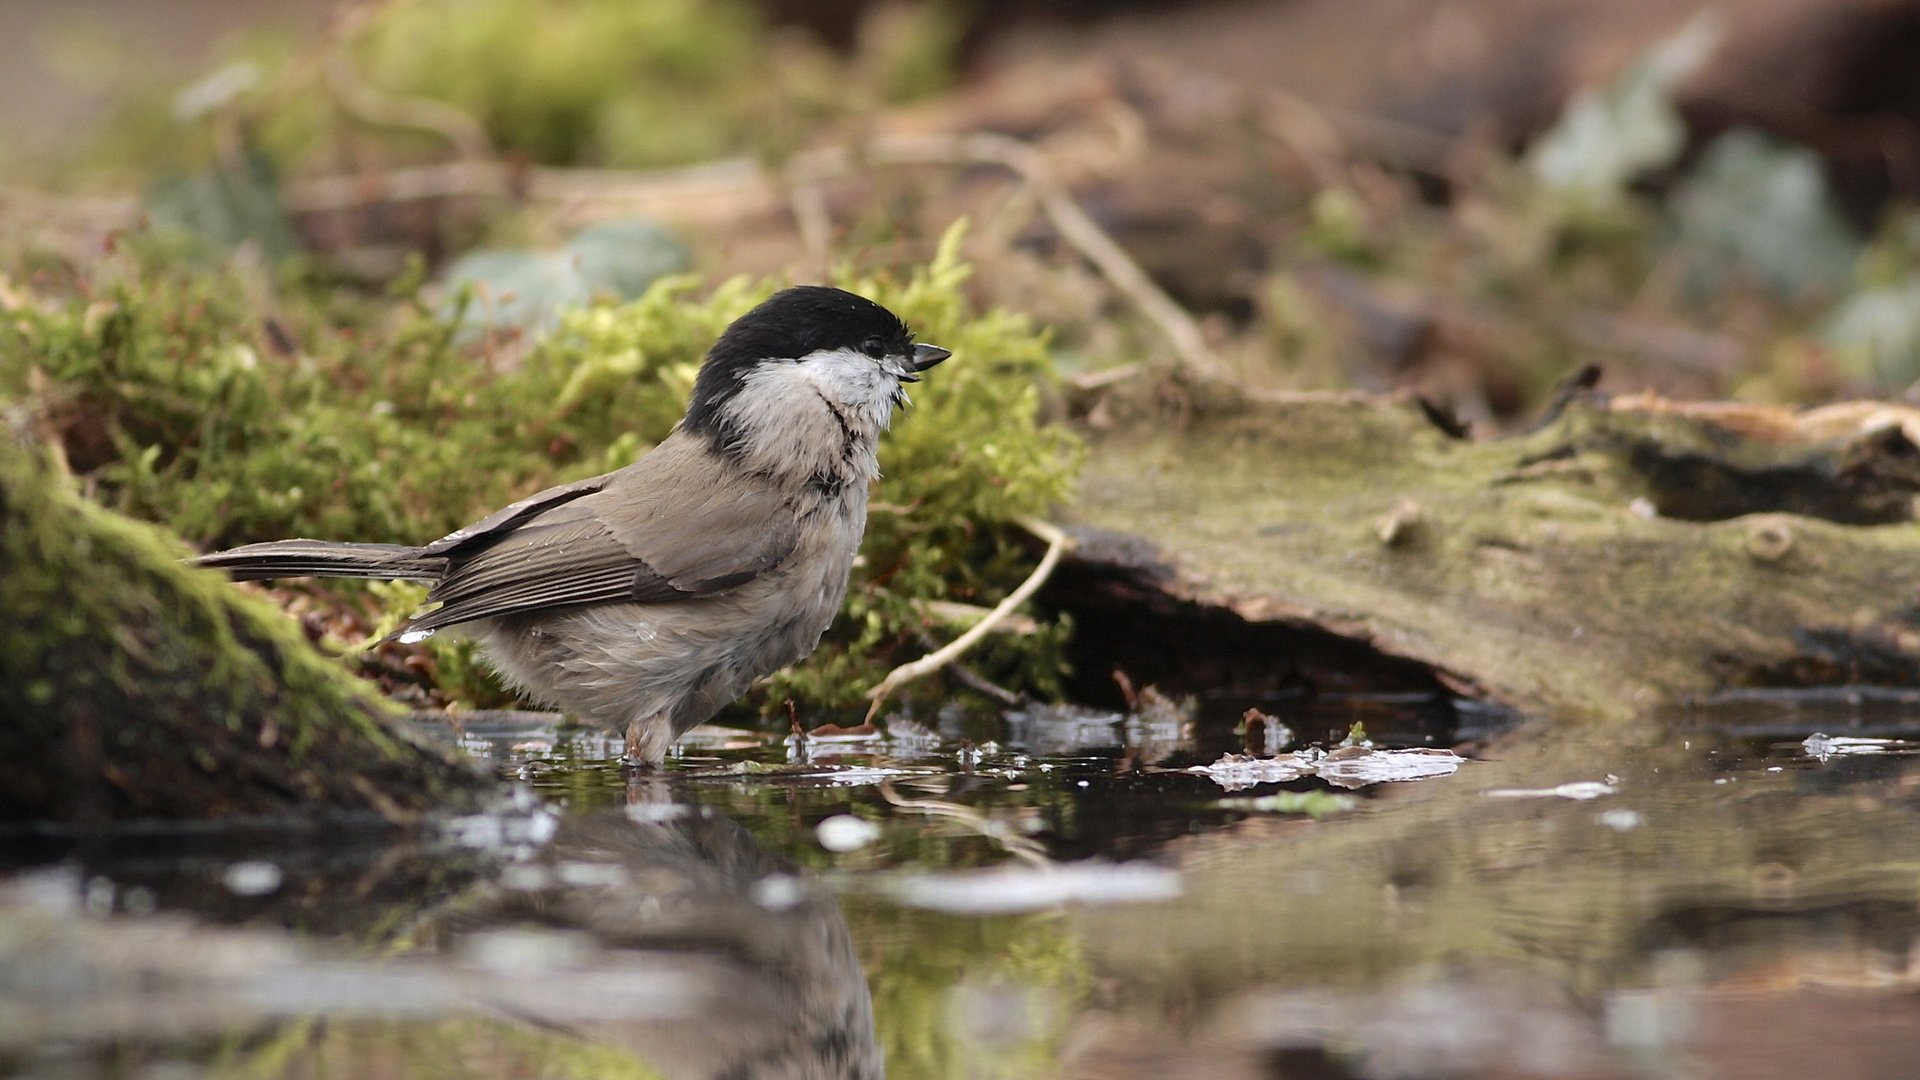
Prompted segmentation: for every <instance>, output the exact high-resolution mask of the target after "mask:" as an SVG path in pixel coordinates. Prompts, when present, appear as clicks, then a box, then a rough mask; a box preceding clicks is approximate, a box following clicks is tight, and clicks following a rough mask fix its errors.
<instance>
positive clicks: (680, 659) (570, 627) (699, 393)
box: [194, 285, 951, 767]
mask: <svg viewBox="0 0 1920 1080" xmlns="http://www.w3.org/2000/svg"><path fill="white" fill-rule="evenodd" d="M949 355H951V354H950V353H949V352H948V351H947V350H946V349H942V348H940V347H939V346H937V345H925V344H915V343H914V340H913V332H912V331H911V330H909V329H908V328H907V324H906V323H904V322H902V321H901V320H900V318H899V317H898V316H896V315H894V314H893V313H892V312H890V311H888V310H887V309H886V308H884V307H882V306H880V305H879V304H876V303H874V302H873V301H871V300H868V299H866V298H865V297H862V296H857V295H855V294H853V293H850V292H846V291H844V290H841V289H834V288H829V287H826V286H821V285H802V286H798V287H795V288H790V289H786V290H783V291H781V292H779V293H776V294H774V295H773V296H772V297H771V298H769V299H768V300H767V301H765V302H764V303H762V304H761V305H760V306H758V307H756V308H754V309H753V310H752V311H749V312H748V313H747V314H745V315H743V316H741V317H740V318H739V319H737V320H736V321H735V322H734V323H733V324H732V325H730V326H728V327H727V329H726V331H725V332H723V333H722V334H721V335H720V339H719V340H718V341H716V342H715V343H714V345H713V348H712V349H710V350H709V351H708V352H707V357H706V360H705V362H704V363H703V364H702V365H701V368H700V373H699V375H698V377H697V378H696V379H695V381H694V387H693V398H692V400H691V401H690V402H689V403H688V405H687V412H686V416H685V417H684V418H682V419H681V421H680V422H679V423H678V424H676V425H675V426H674V428H673V431H672V432H671V433H670V434H668V436H667V437H666V439H665V440H663V441H662V442H661V443H660V444H659V445H658V446H655V447H654V448H653V449H652V450H650V451H648V452H647V453H646V454H645V455H644V456H642V457H641V458H640V460H638V461H636V462H634V463H633V464H632V465H629V466H627V467H626V468H623V469H619V470H616V471H614V472H610V473H607V474H605V475H603V476H596V477H592V478H591V479H587V480H576V481H574V482H573V483H569V484H561V485H559V486H557V487H551V488H548V489H547V490H545V491H542V492H540V493H538V494H536V495H530V496H528V497H527V498H524V499H521V500H520V501H519V502H516V503H513V504H512V505H510V506H507V507H505V508H503V509H500V510H497V511H495V512H494V513H492V514H489V515H487V516H486V517H484V518H481V519H480V520H479V521H477V522H475V523H473V524H472V525H469V526H467V527H466V528H463V529H459V530H457V531H455V532H452V533H449V534H447V535H446V536H443V537H441V538H440V539H438V540H435V541H434V542H432V543H430V544H427V545H426V546H424V547H407V546H405V545H400V544H357V543H341V542H336V541H328V540H277V541H271V542H268V543H263V544H249V545H247V546H245V547H238V548H233V549H232V550H229V551H221V552H216V553H213V554H210V555H203V556H201V557H200V558H198V559H196V560H194V562H195V564H196V565H199V566H204V567H210V568H214V569H218V570H224V571H226V572H227V573H229V574H230V575H232V576H233V577H234V578H235V579H237V580H242V581H255V580H261V579H266V578H280V577H358V578H379V579H405V580H412V581H429V582H432V583H433V588H432V590H431V591H430V592H428V594H427V603H428V607H426V608H423V609H422V611H421V612H420V613H419V614H416V615H415V616H414V617H413V618H412V619H411V620H409V621H408V623H407V624H406V625H405V626H404V627H402V628H401V630H400V632H399V634H398V636H399V637H400V639H401V640H402V641H417V640H420V639H422V638H424V637H427V636H429V635H431V634H433V633H434V632H435V631H438V630H440V629H442V628H444V627H450V626H456V625H457V626H460V627H462V628H463V629H464V630H466V631H467V632H468V633H470V634H472V635H473V636H474V638H475V639H477V640H478V641H479V643H480V645H481V648H482V650H483V652H484V653H485V654H486V656H487V659H488V661H489V663H491V664H492V666H493V667H494V668H495V670H497V671H498V672H499V673H500V674H501V675H502V676H503V677H504V678H505V679H506V681H507V682H508V683H510V684H511V685H512V686H513V687H514V688H515V689H516V690H518V691H519V692H520V693H521V694H522V695H523V696H525V697H527V698H530V699H532V700H534V701H536V702H539V703H541V704H544V705H548V706H552V707H557V708H559V709H561V710H563V711H565V712H567V713H569V714H570V715H572V716H573V717H575V718H576V719H579V720H584V721H588V722H591V723H595V724H598V725H601V726H603V727H605V728H608V729H609V730H613V731H619V732H622V733H624V735H625V737H626V759H627V761H628V762H629V763H631V764H634V765H641V766H648V767H658V766H659V765H660V764H662V762H663V761H664V760H665V758H666V753H667V748H668V747H669V746H671V745H672V744H673V741H674V740H675V739H677V738H679V737H680V736H681V735H682V734H684V733H685V732H686V731H687V730H688V729H689V728H691V727H693V726H694V725H696V724H699V723H702V722H704V721H706V720H707V719H709V718H710V717H712V716H713V714H714V713H716V712H718V711H719V710H720V709H721V708H722V707H724V706H725V705H726V704H727V703H729V702H731V701H733V700H734V699H735V698H737V697H739V696H740V695H741V694H742V693H744V692H745V691H746V689H747V687H748V686H749V685H751V684H752V683H753V681H754V680H755V679H758V678H760V677H761V676H764V675H769V674H771V673H773V672H775V671H778V670H779V669H780V668H783V667H785V666H787V665H788V664H791V663H794V662H795V661H797V660H800V659H802V658H804V657H806V656H807V655H808V654H810V653H812V652H813V650H814V648H815V646H817V645H818V644H819V643H820V636H821V635H822V634H824V633H825V632H826V629H827V626H828V625H829V624H830V623H831V622H832V621H833V616H834V614H835V613H836V612H837V611H839V609H840V602H841V601H842V600H843V599H844V598H845V597H846V593H847V579H848V575H849V574H850V573H851V572H852V569H853V560H854V555H855V553H856V551H857V550H858V549H859V546H860V538H861V535H862V534H863V533H864V532H865V531H866V523H867V488H868V485H869V483H870V482H871V481H872V480H873V479H874V478H875V477H877V476H878V475H880V466H879V461H878V458H877V456H876V452H877V445H878V442H879V439H880V434H881V432H883V431H885V430H886V428H887V424H888V422H889V421H890V420H891V419H892V417H893V410H894V407H895V406H896V405H901V404H905V403H906V402H907V397H906V392H905V390H904V389H903V388H902V384H903V383H910V382H917V381H919V378H920V373H921V372H924V371H926V370H927V369H928V368H931V367H933V366H934V365H935V364H938V363H940V362H941V361H943V360H945V359H946V358H947V357H948V356H949ZM435 604H437V605H438V606H437V607H436V606H433V605H435Z"/></svg>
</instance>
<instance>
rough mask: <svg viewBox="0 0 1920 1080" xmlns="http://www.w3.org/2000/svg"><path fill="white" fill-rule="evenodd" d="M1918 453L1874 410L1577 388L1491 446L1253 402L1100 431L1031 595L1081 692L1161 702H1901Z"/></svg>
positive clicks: (1901, 415) (1417, 415) (1372, 407)
mask: <svg viewBox="0 0 1920 1080" xmlns="http://www.w3.org/2000/svg"><path fill="white" fill-rule="evenodd" d="M1916 433H1920V423H1916V422H1915V414H1914V413H1913V411H1912V410H1903V409H1899V408H1895V407H1891V406H1878V405H1848V406H1831V407H1828V408H1827V409H1824V410H1816V411H1814V412H1810V413H1790V412H1787V411H1784V410H1778V409H1761V408H1750V407H1744V406H1725V405H1722V406H1681V405H1677V404H1674V403H1670V402H1665V401H1661V400H1658V399H1653V398H1646V397H1640V398H1632V399H1609V398H1607V397H1605V396H1603V395H1599V394H1596V393H1593V392H1591V391H1586V390H1577V391H1573V392H1571V393H1570V394H1569V395H1568V396H1567V399H1566V400H1565V401H1564V403H1563V405H1562V406H1561V407H1559V408H1557V409H1556V410H1555V412H1554V414H1553V415H1552V416H1551V417H1550V418H1549V419H1548V420H1547V421H1545V422H1543V423H1542V424H1540V425H1538V426H1537V427H1536V428H1535V429H1534V430H1531V431H1529V432H1527V433H1524V434H1521V435H1517V436H1513V437H1508V438H1500V439H1490V440H1473V439H1464V438H1460V437H1458V436H1457V434H1456V433H1452V432H1450V431H1449V430H1447V426H1446V425H1444V424H1440V423H1436V422H1435V420H1434V419H1433V418H1432V416H1431V415H1430V410H1426V409H1423V408H1422V407H1421V406H1420V405H1419V404H1418V402H1416V401H1414V400H1410V399H1399V400H1385V399H1380V398H1371V397H1364V396H1357V395H1347V396H1338V395H1318V396H1294V397H1286V398H1277V399H1272V400H1267V401H1264V402H1257V403H1246V404H1243V405H1239V406H1235V407H1231V408H1229V409H1227V410H1226V411H1225V412H1223V413H1214V414H1210V415H1207V416H1204V417H1202V418H1200V419H1197V420H1195V421H1193V422H1191V423H1189V424H1188V425H1186V426H1185V427H1184V428H1182V429H1180V430H1169V429H1167V428H1166V427H1165V426H1160V427H1157V428H1156V427H1151V426H1149V425H1139V426H1133V427H1126V428H1120V429H1116V430H1114V431H1111V432H1108V433H1105V434H1102V435H1099V436H1097V437H1096V441H1095V443H1094V446H1093V450H1092V453H1091V455H1090V459H1089V463H1088V466H1087V470H1086V473H1085V477H1084V480H1083V484H1082V494H1081V498H1080V500H1079V502H1078V504H1077V505H1076V506H1075V507H1074V508H1073V510H1072V513H1071V521H1072V522H1073V523H1074V524H1076V525H1077V526H1079V527H1080V529H1081V533H1080V540H1081V543H1080V546H1079V548H1078V550H1077V551H1076V553H1075V554H1074V556H1073V557H1072V559H1071V560H1070V563H1069V565H1067V566H1063V567H1062V568H1061V572H1060V573H1059V574H1057V575H1056V581H1055V583H1054V586H1053V587H1052V588H1051V589H1050V590H1049V592H1048V593H1047V595H1046V596H1045V597H1044V599H1046V600H1047V601H1048V602H1050V603H1051V604H1053V605H1054V606H1056V607H1059V608H1062V609H1064V610H1067V611H1069V612H1071V613H1073V614H1074V615H1076V617H1077V623H1078V625H1079V627H1080V640H1079V644H1078V646H1077V648H1078V655H1077V660H1078V663H1079V664H1080V666H1081V667H1082V669H1083V671H1084V670H1085V669H1089V668H1091V669H1093V670H1092V672H1091V674H1094V675H1097V676H1099V677H1102V678H1104V676H1105V673H1106V672H1107V671H1108V670H1111V667H1112V666H1114V665H1118V666H1120V667H1122V668H1123V669H1125V670H1127V671H1128V674H1130V675H1131V676H1133V677H1134V678H1135V680H1136V681H1139V680H1149V681H1154V682H1157V683H1159V684H1160V685H1162V687H1163V688H1167V687H1172V688H1176V689H1202V688H1204V687H1200V686H1194V685H1193V682H1192V680H1191V678H1190V673H1193V672H1200V673H1203V674H1202V676H1201V679H1202V680H1203V681H1205V682H1214V683H1219V682H1223V681H1224V682H1225V683H1226V684H1228V685H1233V686H1237V687H1242V688H1244V690H1245V692H1246V693H1248V694H1256V693H1258V692H1260V691H1261V690H1262V689H1268V690H1270V689H1272V688H1273V687H1275V686H1279V685H1296V686H1297V685H1299V684H1302V683H1304V684H1306V685H1307V686H1310V687H1314V686H1318V687H1326V686H1329V685H1331V686H1339V687H1349V686H1354V685H1358V686H1361V687H1366V688H1372V689H1391V690H1405V689H1417V688H1420V687H1422V686H1426V687H1433V688H1436V689H1437V688H1438V687H1440V686H1445V687H1449V688H1452V689H1454V690H1456V691H1460V692H1464V693H1466V694H1468V695H1472V696H1481V697H1486V698H1489V699H1492V700H1495V701H1498V702H1501V703H1504V704H1507V705H1510V706H1513V707H1516V708H1519V709H1521V710H1524V711H1527V712H1534V713H1540V714H1543V715H1547V716H1552V717H1558V718H1564V719H1569V720H1606V719H1618V718H1623V717H1627V716H1632V715H1635V714H1639V713H1642V712H1644V711H1645V710H1646V709H1648V708H1650V707H1652V706H1654V705H1655V704H1657V703H1660V702H1670V701H1674V700H1680V699H1686V698H1688V697H1690V696H1693V695H1699V694H1705V693H1708V692H1712V691H1716V690H1720V689H1724V688H1728V687H1752V686H1808V685H1823V684H1840V683H1851V682H1872V683H1884V684H1894V685H1911V684H1914V683H1917V682H1920V603H1916V600H1917V599H1920V596H1917V595H1916V585H1920V526H1917V525H1916V524H1915V523H1914V521H1913V517H1914V498H1915V495H1916V493H1920V449H1916V445H1915V443H1916V438H1915V436H1916ZM1115 536H1124V537H1130V538H1134V539H1133V540H1131V541H1129V542H1116V540H1115V539H1114V538H1115ZM1170 627H1171V628H1172V629H1170ZM1223 658H1224V659H1223ZM1183 676H1188V677H1183Z"/></svg>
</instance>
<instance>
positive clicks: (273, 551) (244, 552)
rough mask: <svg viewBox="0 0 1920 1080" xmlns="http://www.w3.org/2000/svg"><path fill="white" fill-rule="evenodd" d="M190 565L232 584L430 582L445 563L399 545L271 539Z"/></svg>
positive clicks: (201, 557) (415, 549) (220, 552)
mask: <svg viewBox="0 0 1920 1080" xmlns="http://www.w3.org/2000/svg"><path fill="white" fill-rule="evenodd" d="M193 565H195V566H204V567H206V568H208V569H210V570H224V571H226V572H227V573H228V574H230V575H232V577H233V579H234V580H235V581H262V580H265V579H267V578H284V577H350V578H380V579H384V580H392V579H396V578H398V579H406V580H409V581H432V580H434V579H436V578H438V577H439V576H440V573H441V571H442V570H443V569H444V568H445V566H446V560H445V559H441V558H435V557H431V556H428V557H422V556H421V555H420V549H419V548H410V547H405V546H403V545H400V544H346V543H339V542H336V541H332V540H272V541H269V542H267V543H264V544H248V545H247V546H245V547H237V548H233V549H231V550H228V551H216V552H214V553H212V554H211V555H202V556H200V557H199V558H197V559H194V560H193Z"/></svg>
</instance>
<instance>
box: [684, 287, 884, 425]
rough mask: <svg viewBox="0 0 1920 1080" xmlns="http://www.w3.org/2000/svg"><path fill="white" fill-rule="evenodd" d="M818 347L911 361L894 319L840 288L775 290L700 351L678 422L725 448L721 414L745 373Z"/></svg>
mask: <svg viewBox="0 0 1920 1080" xmlns="http://www.w3.org/2000/svg"><path fill="white" fill-rule="evenodd" d="M823 349H854V350H856V351H866V352H869V353H874V352H875V350H876V349H877V350H878V352H877V353H875V356H876V359H877V358H878V356H885V355H893V356H912V355H913V350H914V347H913V332H912V331H910V330H908V329H907V324H906V323H904V322H902V321H900V317H899V316H898V315H895V314H894V313H893V312H891V311H888V310H887V309H886V308H884V307H881V306H880V305H879V304H876V303H874V302H873V301H871V300H869V299H867V298H866V297H864V296H859V295H857V294H854V293H850V292H847V291H846V290H845V289H836V288H833V287H831V286H828V285H796V286H794V287H793V288H791V289H782V290H781V291H779V292H777V293H774V294H773V295H772V296H770V297H768V298H767V299H766V300H765V301H763V302H762V303H761V304H760V306H758V307H756V308H754V309H753V310H752V311H749V312H747V313H746V314H745V315H742V316H740V317H739V318H738V319H735V320H734V321H733V325H731V326H729V327H727V329H726V331H725V332H724V333H722V334H721V335H720V340H718V341H716V342H714V343H713V348H711V349H709V350H707V359H706V363H704V364H703V365H701V368H700V375H699V377H698V378H696V379H695V380H694V384H693V400H692V401H690V402H688V404H687V418H686V420H685V421H684V424H685V425H686V427H687V428H688V429H690V430H692V431H696V432H699V433H701V434H705V435H708V436H710V437H712V438H715V439H716V440H719V441H720V442H722V443H723V444H724V443H725V442H726V441H727V433H726V432H725V431H723V430H722V427H723V425H722V423H721V416H720V408H721V406H723V405H725V404H726V402H727V401H728V399H730V398H732V397H733V395H734V394H736V393H738V392H739V390H740V384H741V382H742V381H743V380H744V379H745V378H746V377H747V373H748V372H750V371H752V370H753V369H754V368H756V367H758V366H759V365H761V364H764V363H768V362H769V361H781V360H797V359H799V358H800V357H803V356H806V355H808V354H809V353H814V352H819V351H821V350H823Z"/></svg>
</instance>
